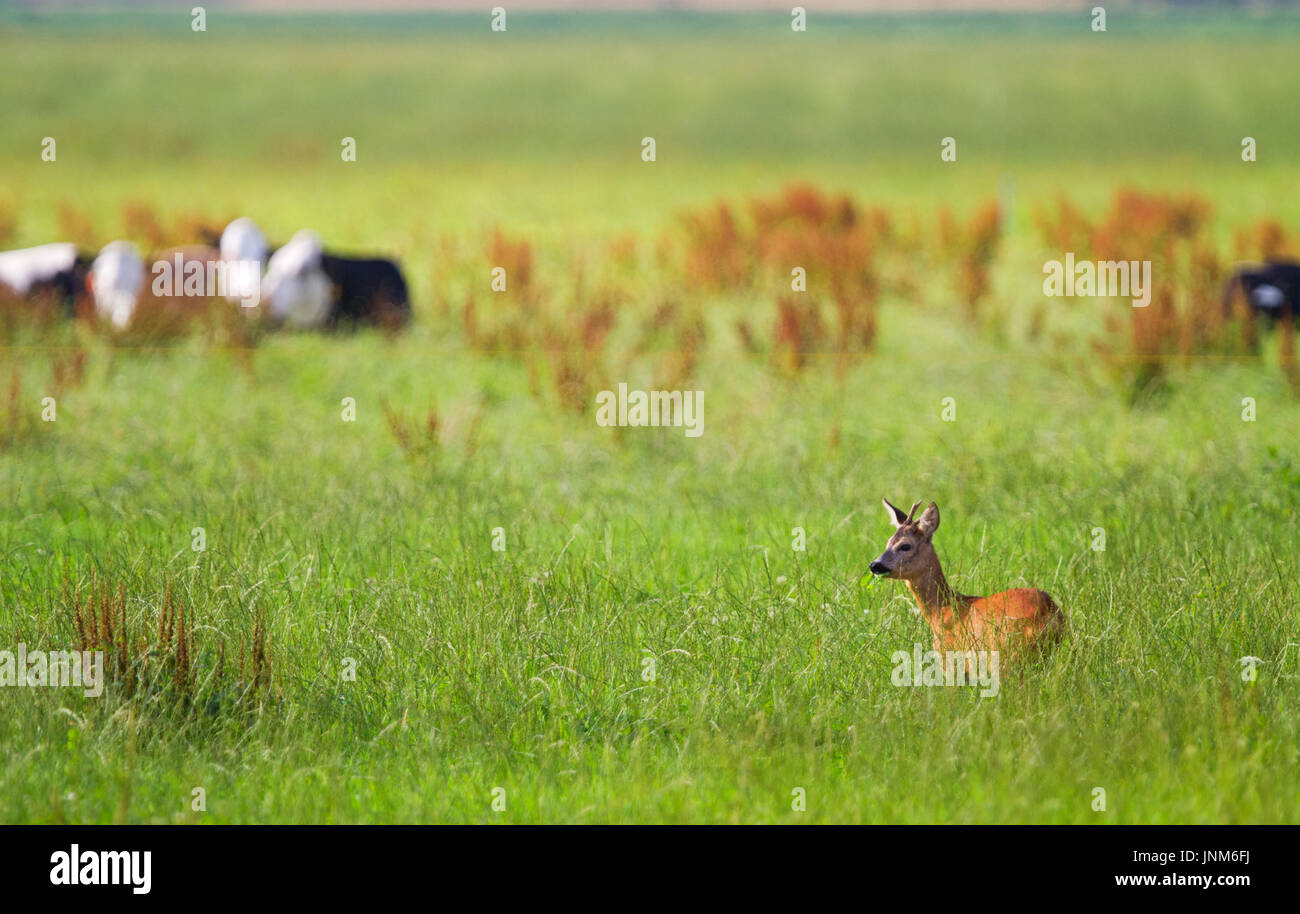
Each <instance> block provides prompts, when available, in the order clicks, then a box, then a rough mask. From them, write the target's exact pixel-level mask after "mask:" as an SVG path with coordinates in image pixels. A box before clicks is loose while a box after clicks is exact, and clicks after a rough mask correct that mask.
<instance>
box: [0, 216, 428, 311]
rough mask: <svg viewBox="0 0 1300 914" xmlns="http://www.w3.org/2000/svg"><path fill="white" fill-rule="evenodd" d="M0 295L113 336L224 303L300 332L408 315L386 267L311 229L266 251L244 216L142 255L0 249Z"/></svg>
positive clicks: (121, 246)
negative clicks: (338, 249) (340, 249)
mask: <svg viewBox="0 0 1300 914" xmlns="http://www.w3.org/2000/svg"><path fill="white" fill-rule="evenodd" d="M0 297H3V298H7V299H9V300H11V301H13V300H18V301H22V300H26V301H28V302H32V303H42V304H45V305H53V308H54V310H55V311H56V312H57V313H59V314H61V315H63V316H66V317H76V316H80V317H86V318H88V319H91V320H94V321H97V322H100V323H103V324H104V325H106V326H108V327H111V328H112V329H113V330H114V331H119V332H125V331H129V330H140V329H145V328H154V329H156V328H160V327H183V326H185V325H187V324H188V322H189V321H190V320H192V319H194V318H198V317H202V316H207V315H209V314H210V313H211V310H212V309H213V308H214V307H221V306H222V305H225V306H226V310H229V309H230V306H236V307H240V308H242V309H244V310H246V311H247V313H248V314H249V315H250V316H256V317H258V318H261V319H264V320H265V321H266V322H267V323H268V324H269V325H270V326H273V327H285V328H291V329H298V330H310V329H333V328H339V327H356V326H359V325H365V324H371V325H376V326H381V327H385V328H397V327H401V326H403V325H405V324H406V323H407V322H408V321H409V320H410V317H411V303H410V298H409V296H408V293H407V287H406V280H405V279H404V278H403V276H402V271H401V269H400V267H398V265H397V264H396V263H395V262H394V261H392V260H388V259H384V258H355V257H343V256H340V255H338V254H334V253H330V252H328V251H326V250H325V249H324V247H323V245H322V243H321V239H320V237H319V236H318V235H317V234H316V233H315V232H312V231H309V230H303V231H300V232H298V233H297V234H295V235H294V236H293V237H292V238H290V239H289V241H287V242H286V243H285V244H283V245H281V246H280V247H278V248H272V247H271V246H270V245H269V244H268V243H267V240H266V236H265V235H264V234H263V233H262V231H261V229H260V228H258V226H257V224H256V223H254V222H253V221H252V220H251V219H247V218H240V219H236V220H235V221H233V222H231V223H230V224H229V225H228V226H226V228H225V230H224V231H223V232H221V233H220V235H219V236H216V233H215V232H213V237H211V238H209V239H208V243H207V244H196V245H188V246H182V247H173V248H167V249H164V250H161V251H154V252H151V253H150V254H148V255H147V256H146V255H142V254H141V253H140V250H139V249H138V248H137V247H136V246H135V245H134V244H133V243H131V242H129V241H113V242H110V243H109V244H107V245H105V246H104V248H103V249H102V250H100V252H99V253H98V254H97V255H94V256H92V255H90V254H87V253H85V252H83V251H79V250H78V249H77V246H76V245H75V244H71V243H52V244H43V245H39V246H37V247H31V248H23V249H21V250H14V251H4V252H0Z"/></svg>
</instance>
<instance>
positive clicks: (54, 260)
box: [0, 242, 91, 317]
mask: <svg viewBox="0 0 1300 914" xmlns="http://www.w3.org/2000/svg"><path fill="white" fill-rule="evenodd" d="M90 264H91V261H90V258H89V257H87V256H85V255H82V254H80V253H78V252H77V246H76V245H75V244H70V243H62V242H58V243H54V244H42V245H38V246H36V247H34V248H22V249H20V250H16V251H4V252H0V286H3V287H5V289H6V291H8V292H10V293H11V294H13V295H15V296H17V297H19V298H26V299H27V300H28V301H33V302H35V301H51V302H53V303H54V304H55V305H57V306H58V308H59V309H60V310H61V311H62V312H63V314H64V315H65V316H67V317H72V316H74V315H75V313H76V307H77V300H78V298H79V297H80V296H82V295H83V294H84V292H85V288H86V276H87V275H88V274H89V272H90Z"/></svg>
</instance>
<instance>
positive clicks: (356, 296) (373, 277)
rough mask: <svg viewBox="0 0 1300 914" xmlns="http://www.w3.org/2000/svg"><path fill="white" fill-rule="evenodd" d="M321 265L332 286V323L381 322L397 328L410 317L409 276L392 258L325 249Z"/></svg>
mask: <svg viewBox="0 0 1300 914" xmlns="http://www.w3.org/2000/svg"><path fill="white" fill-rule="evenodd" d="M320 266H321V270H322V271H323V272H324V273H325V276H326V277H328V279H329V281H330V285H331V286H332V287H333V293H334V306H333V308H331V310H330V323H331V324H332V325H334V326H342V327H356V326H357V325H359V324H378V325H379V326H381V327H390V328H397V327H401V326H404V325H405V324H406V323H407V322H408V321H409V320H410V319H411V299H410V296H409V295H408V294H407V291H406V280H405V279H403V278H402V271H401V269H400V268H399V267H398V266H397V264H396V263H394V262H393V261H391V260H386V259H384V258H381V257H375V258H367V259H360V258H354V257H340V256H338V255H337V254H327V253H322V254H321V258H320Z"/></svg>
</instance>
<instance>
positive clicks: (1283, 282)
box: [1223, 261, 1300, 318]
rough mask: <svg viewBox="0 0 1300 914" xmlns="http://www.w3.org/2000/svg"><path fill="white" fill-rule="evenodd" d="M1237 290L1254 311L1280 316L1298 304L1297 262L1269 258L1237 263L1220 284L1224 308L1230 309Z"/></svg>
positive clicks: (1299, 277)
mask: <svg viewBox="0 0 1300 914" xmlns="http://www.w3.org/2000/svg"><path fill="white" fill-rule="evenodd" d="M1238 290H1240V291H1241V293H1242V294H1243V295H1245V297H1246V301H1247V302H1248V303H1249V304H1250V308H1251V310H1252V311H1254V312H1255V313H1257V314H1263V315H1267V316H1269V317H1274V318H1277V317H1282V316H1284V315H1286V314H1296V313H1297V310H1298V306H1300V263H1293V262H1291V261H1272V262H1270V263H1266V264H1264V265H1263V266H1261V267H1239V268H1238V269H1237V271H1236V272H1235V273H1233V274H1232V277H1231V278H1230V279H1229V280H1228V282H1227V284H1226V285H1224V287H1223V309H1224V311H1225V312H1229V311H1231V309H1232V301H1233V298H1234V297H1235V296H1236V294H1237V292H1238Z"/></svg>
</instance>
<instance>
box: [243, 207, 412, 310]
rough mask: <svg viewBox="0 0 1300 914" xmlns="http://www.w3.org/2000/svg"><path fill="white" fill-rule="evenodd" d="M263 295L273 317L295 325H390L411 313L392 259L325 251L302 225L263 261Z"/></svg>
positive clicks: (317, 238)
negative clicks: (264, 274) (350, 255)
mask: <svg viewBox="0 0 1300 914" xmlns="http://www.w3.org/2000/svg"><path fill="white" fill-rule="evenodd" d="M262 300H263V301H264V302H265V303H266V305H267V311H268V313H269V314H270V317H271V320H272V321H274V322H275V323H277V324H282V325H285V326H288V327H293V328H295V329H333V328H338V327H356V326H358V325H361V324H375V325H378V326H382V327H389V328H395V327H400V326H401V325H403V324H405V323H406V322H407V321H408V320H409V319H410V314H411V303H410V299H409V297H408V294H407V288H406V280H405V279H403V278H402V271H401V269H400V268H399V267H398V266H397V264H396V263H394V262H393V261H391V260H386V259H382V258H353V257H341V256H339V255H337V254H330V253H327V252H326V251H325V250H324V248H323V246H322V245H321V240H320V237H319V236H318V235H317V234H316V233H315V232H312V231H309V230H305V229H304V230H303V231H300V232H298V233H297V234H295V235H294V236H293V237H292V238H291V239H289V242H288V243H287V244H285V245H284V246H283V247H281V248H279V249H277V250H276V251H275V252H274V253H273V254H272V255H271V257H270V260H269V261H267V266H266V278H265V279H264V280H263V283H262Z"/></svg>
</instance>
